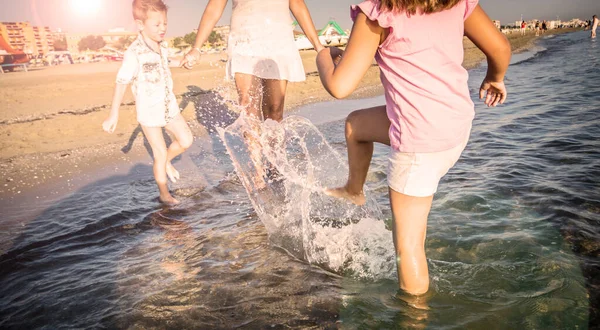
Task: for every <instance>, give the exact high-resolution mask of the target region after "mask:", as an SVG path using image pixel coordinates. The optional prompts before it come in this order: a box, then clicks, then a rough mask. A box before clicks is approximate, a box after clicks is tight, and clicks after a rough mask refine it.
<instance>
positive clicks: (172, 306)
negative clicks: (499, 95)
mask: <svg viewBox="0 0 600 330" xmlns="http://www.w3.org/2000/svg"><path fill="white" fill-rule="evenodd" d="M543 46H544V48H545V50H543V51H542V52H540V53H537V54H536V55H535V56H532V57H531V58H529V59H522V60H520V61H519V63H518V64H516V65H514V66H513V67H511V69H510V72H509V75H508V85H509V88H510V100H509V103H508V104H507V105H506V106H504V107H501V108H496V109H485V108H483V107H480V106H478V107H477V116H476V121H475V124H474V129H473V133H472V137H471V141H470V143H469V145H468V146H467V149H466V150H465V152H464V154H463V157H462V158H461V160H460V161H459V162H458V164H457V166H456V167H455V168H454V169H452V170H451V172H450V173H449V174H448V175H447V176H446V177H445V178H444V180H443V181H442V183H441V185H440V189H439V193H438V194H437V195H436V198H435V200H434V205H433V209H432V213H431V216H430V221H429V228H428V241H427V246H426V249H427V254H428V257H429V266H430V275H431V277H432V285H431V286H432V290H431V292H430V293H428V295H427V296H425V297H423V298H415V297H410V296H406V295H403V294H402V293H401V292H398V291H397V283H396V281H395V278H394V277H395V274H393V273H391V274H390V273H388V272H387V271H386V270H385V269H384V268H385V267H393V265H390V264H385V265H384V264H383V263H381V265H382V266H381V267H382V268H381V269H380V270H379V271H380V272H379V273H378V272H377V270H376V269H369V273H370V274H383V275H382V276H380V277H377V276H375V277H370V278H363V277H360V276H352V274H355V273H354V272H352V271H350V272H347V273H346V272H345V270H346V269H344V267H342V269H340V268H339V267H332V266H331V265H332V264H331V260H329V261H325V262H323V259H318V258H323V257H330V256H332V255H335V253H334V252H331V251H329V250H326V249H325V250H323V249H316V250H312V249H311V248H309V247H310V246H313V247H314V246H325V247H327V245H326V242H327V241H326V240H323V237H319V236H318V234H320V233H327V235H329V236H331V237H332V241H333V242H336V237H333V235H334V233H336V230H339V231H340V232H343V231H344V228H352V227H353V226H356V228H357V229H360V230H357V231H356V232H352V234H351V235H349V236H346V237H356V238H357V239H358V241H359V242H363V243H364V242H366V243H364V244H367V246H365V245H363V246H362V247H361V249H362V250H361V251H363V252H365V251H366V255H367V256H378V255H379V254H378V253H379V252H378V251H368V250H367V249H364V248H365V247H367V248H368V247H373V248H377V249H378V248H380V247H381V246H385V245H386V244H389V243H386V241H387V242H391V237H388V238H382V239H381V240H380V241H378V242H372V241H370V240H368V239H367V238H368V236H361V235H357V234H360V233H363V232H364V233H369V232H371V231H373V230H374V231H375V232H377V233H379V231H378V229H377V228H372V226H367V227H368V228H364V227H360V223H361V222H363V220H365V219H364V218H365V217H362V216H350V217H347V216H346V215H334V214H332V213H333V211H331V210H339V207H340V206H336V207H338V208H337V209H336V208H335V207H333V206H332V207H331V208H327V207H325V206H326V205H330V204H327V203H329V202H328V200H326V199H320V198H321V197H320V195H319V194H313V192H312V191H314V190H315V187H320V186H322V183H320V182H326V181H325V180H326V179H332V180H339V179H340V178H343V177H344V175H345V172H344V171H345V169H336V170H335V171H333V170H332V171H331V172H327V169H329V168H335V166H333V167H332V165H328V166H316V167H314V168H319V169H323V170H324V172H323V173H322V174H319V173H317V174H315V172H313V173H312V174H310V173H308V172H307V171H308V170H309V169H310V168H309V167H307V166H304V165H306V164H307V163H306V159H305V160H304V163H303V162H302V161H303V160H302V159H301V158H300V157H301V156H300V155H310V154H311V153H310V152H309V153H306V152H297V151H298V150H297V149H294V148H290V150H287V149H286V152H287V155H286V156H285V157H279V158H278V157H271V158H268V157H267V158H268V160H269V161H270V162H272V163H273V164H274V165H275V166H276V167H277V168H278V169H280V170H281V171H282V172H284V173H285V175H286V176H285V177H286V179H285V180H284V182H283V184H282V185H279V186H276V187H277V189H282V190H281V191H285V192H286V194H284V196H286V197H285V198H283V199H282V196H281V195H267V196H266V197H265V198H266V200H271V201H272V200H275V201H278V204H273V205H274V206H277V207H279V210H283V211H285V212H288V211H290V212H293V211H295V210H296V211H298V212H301V211H302V210H303V209H304V208H301V207H299V206H300V205H301V203H305V202H306V201H307V200H308V201H310V206H311V207H309V208H308V209H307V210H306V211H307V212H309V215H308V216H305V217H303V215H302V214H300V215H299V216H296V215H295V214H292V215H291V216H284V215H285V212H281V213H275V214H273V213H269V212H270V211H272V210H275V208H270V209H267V208H264V205H265V204H261V203H262V202H261V203H257V202H256V201H257V200H259V199H256V198H255V196H253V195H252V194H251V195H250V197H251V198H248V194H247V192H246V189H245V188H244V186H243V184H242V181H240V179H238V177H237V176H236V175H235V174H234V172H233V171H234V166H233V165H232V162H231V159H230V157H229V155H228V154H227V152H226V149H225V147H224V146H223V145H222V144H221V142H220V139H219V137H217V136H216V135H215V134H212V135H211V136H210V137H209V138H207V139H203V140H199V141H197V142H198V143H197V144H196V146H195V147H194V149H193V150H192V151H191V158H192V159H193V162H194V165H195V168H190V169H184V170H183V171H182V174H184V175H185V176H186V177H187V182H186V184H185V186H178V188H177V189H176V191H175V192H174V193H175V195H176V196H177V198H178V199H180V200H182V201H183V203H182V205H180V206H178V207H175V208H166V209H163V208H161V206H160V205H159V204H158V203H157V201H156V197H157V196H156V189H155V185H154V184H153V181H152V179H151V178H152V176H151V171H152V170H151V168H150V167H149V166H138V167H136V168H133V169H132V170H131V172H130V173H128V174H127V175H123V176H121V177H112V178H109V179H107V180H103V181H100V182H96V183H94V184H93V185H90V186H88V187H84V188H82V189H80V190H79V191H77V192H76V193H75V194H73V195H72V196H69V197H67V198H64V199H63V200H60V201H57V202H56V203H55V204H54V205H49V206H48V207H47V208H46V209H45V210H44V211H43V212H42V213H41V214H40V215H39V216H37V217H36V218H35V219H33V220H32V221H30V222H24V223H25V224H26V225H25V226H24V227H22V228H15V229H14V230H11V231H10V232H8V233H3V234H2V238H3V240H5V241H9V242H11V243H10V248H9V249H8V250H6V251H3V252H2V254H1V255H0V281H1V283H2V286H0V297H2V299H0V327H1V328H18V329H29V328H41V327H45V328H52V329H53V328H143V329H146V328H160V329H164V328H172V329H181V328H203V329H206V328H210V329H216V328H236V327H239V328H248V329H254V328H275V329H279V328H290V327H291V328H310V327H317V328H337V327H341V328H349V329H355V328H356V329H358V328H361V329H363V328H401V329H402V328H432V329H446V328H451V329H464V328H469V329H480V328H494V329H495V328H500V329H513V328H523V329H545V328H560V329H574V328H586V327H588V324H591V325H592V326H593V325H596V324H597V323H596V321H597V320H598V316H597V315H598V310H597V309H598V281H599V280H598V278H600V276H599V275H600V274H599V272H598V251H599V247H600V246H599V245H598V242H599V241H600V234H599V230H598V220H599V219H598V214H599V210H600V196H599V194H600V189H599V188H600V187H599V185H600V180H599V178H600V164H599V159H600V157H599V153H600V151H599V150H600V149H599V147H600V145H599V142H598V141H600V136H599V135H600V127H599V125H600V121H599V120H598V119H599V118H598V116H599V114H600V111H599V110H600V109H599V106H598V105H599V104H600V85H599V84H597V83H596V82H597V81H598V80H597V79H598V77H597V76H594V73H596V74H597V72H598V71H597V70H592V69H593V68H598V43H592V42H591V41H590V40H589V38H588V37H587V34H586V33H583V32H581V33H574V34H570V35H561V36H557V37H555V38H553V39H550V40H546V41H544V42H543ZM566 58H568V59H569V60H568V61H565V59H566ZM471 76H472V77H471V88H472V91H473V95H474V96H475V93H476V87H477V85H478V82H479V81H480V80H481V78H482V76H483V71H482V70H475V71H472V72H471ZM209 96H210V95H207V94H202V95H200V94H198V95H196V96H195V97H190V100H189V101H190V102H194V103H195V105H196V109H197V111H198V119H199V121H200V122H201V123H203V124H204V125H205V126H206V127H207V130H208V131H209V132H212V131H214V129H215V128H216V127H220V126H225V125H229V124H231V123H232V122H233V118H235V116H234V115H232V114H230V113H228V110H227V109H226V107H222V106H219V105H218V104H215V103H214V102H212V101H211V100H210V99H209ZM361 102H362V101H359V102H357V103H352V102H333V103H330V104H328V105H325V108H327V107H329V108H331V107H340V106H344V107H348V111H350V110H353V109H354V108H356V107H359V106H360V105H359V104H361ZM352 104H355V107H353V106H352ZM319 106H320V105H315V106H311V109H314V108H316V107H319ZM311 109H308V110H307V111H301V112H300V115H302V114H309V113H311ZM338 111H339V109H338ZM298 122H299V123H302V121H301V120H300V121H298ZM302 125H303V124H301V127H304V128H309V126H307V125H304V126H302ZM271 128H272V129H275V127H271ZM317 128H318V131H320V132H323V134H324V136H325V138H326V140H327V142H328V145H331V147H332V148H334V149H336V150H337V151H338V152H339V154H340V155H342V156H341V157H342V158H345V156H344V155H345V146H344V139H343V136H344V135H343V129H344V128H343V117H338V118H337V119H336V120H333V121H327V122H319V124H318V125H317ZM310 132H311V131H310V130H309V131H305V132H304V133H302V134H305V133H306V134H308V133H310ZM312 132H314V133H315V134H316V133H317V131H312ZM302 134H299V135H298V136H303V135H302ZM311 134H312V133H311ZM304 136H313V137H314V140H313V142H315V143H316V145H317V146H318V145H323V148H325V149H323V150H327V149H326V148H328V146H325V144H322V143H321V142H318V141H321V140H319V138H318V134H317V135H310V134H309V135H304ZM288 137H289V138H290V139H291V140H290V141H291V142H293V141H299V140H298V139H295V138H294V135H289V136H288ZM309 140H310V139H309ZM322 141H324V140H322ZM304 142H306V140H304ZM309 142H310V141H309ZM292 145H293V144H292ZM304 145H311V144H310V143H308V144H306V143H305V144H304ZM312 145H313V147H311V148H314V147H315V144H312ZM295 146H297V147H302V144H301V143H297V144H296V145H295ZM316 148H317V149H319V147H316ZM294 152H296V153H295V155H297V156H298V158H296V157H293V154H294ZM331 155H332V154H331V153H330V152H329V153H328V152H324V153H323V154H322V156H323V157H326V158H325V159H330V160H331V161H332V162H333V161H334V160H333V159H332V158H327V157H332V156H331ZM386 157H387V150H386V148H384V147H382V146H378V147H377V148H376V154H375V157H374V160H373V166H372V167H371V171H370V173H369V176H368V182H367V185H368V187H369V195H370V196H371V198H372V200H371V205H373V207H374V208H378V209H379V210H380V212H382V213H381V214H380V215H379V216H378V219H374V221H375V220H376V221H379V222H380V223H381V222H383V223H385V222H388V221H389V218H390V217H391V216H390V211H389V205H388V201H387V187H386V180H385V170H386V165H387V164H386ZM234 158H235V157H234ZM248 161H250V163H252V160H250V159H247V161H246V164H248ZM302 164H304V165H302ZM334 164H337V163H335V162H334ZM303 166H304V167H303ZM303 169H304V170H305V171H304V172H303V171H302V170H303ZM136 173H137V174H136ZM298 173H299V174H298ZM140 174H141V175H140ZM309 174H310V175H313V176H312V178H313V179H314V180H313V179H311V180H309V179H308V178H309V177H310V175H309ZM288 175H289V177H288ZM294 175H297V176H296V177H294ZM321 175H324V176H325V177H324V178H323V176H321ZM241 180H244V177H242V179H241ZM251 180H252V179H251ZM302 180H305V181H309V182H310V184H309V185H302V184H300V183H299V182H300V181H302ZM249 182H254V181H249ZM270 184H272V183H270ZM311 189H312V190H311ZM267 190H268V189H267ZM290 193H298V194H299V195H297V196H296V195H289V194H290ZM302 194H307V195H302ZM298 196H300V197H302V196H304V197H305V199H300V197H298ZM307 196H308V197H307ZM261 198H262V197H261ZM271 198H272V199H271ZM294 203H295V204H296V205H298V207H297V208H292V207H290V205H293V204H294ZM332 203H335V202H332ZM376 204H377V205H379V206H378V207H377V206H374V205H376ZM266 205H269V204H266ZM261 206H263V208H262V209H261ZM22 207H23V208H26V206H25V205H23V206H22ZM255 209H256V210H257V211H254V210H255ZM373 210H374V209H371V211H369V212H374V211H373ZM10 211H11V212H12V213H11V214H7V216H11V217H13V218H14V217H18V216H19V213H18V208H14V209H11V210H10ZM318 212H322V213H323V212H324V213H325V216H323V217H321V218H319V216H318ZM328 212H329V213H328ZM336 212H337V211H336ZM339 213H341V212H339ZM344 214H345V213H344ZM265 219H267V220H268V219H271V220H272V221H273V222H274V221H281V222H280V224H281V223H285V221H286V220H289V221H296V220H297V219H300V220H298V221H300V222H302V221H304V223H301V224H296V225H294V226H287V227H285V226H284V227H281V226H279V227H277V223H275V222H274V223H275V225H274V226H273V227H271V224H269V223H268V221H267V222H265ZM295 219H296V220H295ZM306 219H308V220H311V219H312V220H314V219H317V220H319V219H321V220H322V221H325V222H326V220H331V221H336V220H340V219H342V220H343V219H351V220H356V219H360V221H358V222H356V223H355V222H352V221H350V222H343V225H342V226H339V228H336V227H335V226H330V227H327V226H325V227H323V226H322V224H320V223H319V221H315V222H314V223H313V222H310V221H309V222H307V220H306ZM321 223H324V222H321ZM365 223H366V222H365ZM374 223H375V222H374ZM315 224H318V225H321V228H325V229H320V228H319V227H318V226H317V225H315ZM302 226H304V227H302ZM273 228H278V229H280V230H282V231H286V233H287V234H288V235H287V236H282V235H280V234H278V232H277V231H276V230H273ZM300 228H303V229H306V228H309V229H310V230H309V231H308V232H306V231H304V232H303V233H309V234H310V235H309V236H304V235H295V232H294V231H298V230H299V229H300ZM388 233H389V232H388ZM278 235H279V236H278ZM353 235H354V236H353ZM269 236H271V238H273V239H272V240H270V239H269ZM390 236H391V234H390ZM282 237H286V239H282ZM307 237H308V238H310V239H307ZM314 237H317V239H313V238H314ZM278 238H279V239H278ZM287 238H290V239H287ZM361 239H362V241H361ZM307 243H310V244H307ZM313 243H315V244H317V245H315V244H313ZM286 244H290V245H291V246H292V247H290V245H287V246H286ZM311 244H312V245H311ZM278 246H282V247H283V248H284V249H281V248H279V247H278ZM335 246H341V245H335ZM348 246H349V247H352V246H355V245H352V244H349V245H346V247H348ZM389 250H390V251H391V250H392V247H391V246H389ZM298 251H300V252H302V253H297V252H298ZM313 251H315V253H313ZM316 251H318V252H319V253H316ZM323 251H326V252H325V253H322V252H323ZM337 252H341V253H342V255H343V252H344V251H337ZM311 256H312V257H311ZM311 258H316V259H311ZM307 260H311V261H316V263H317V264H320V265H321V267H318V266H316V265H311V264H309V263H307V262H306V261H307ZM342 260H345V259H344V258H342ZM373 260H375V261H376V260H383V259H377V258H373ZM390 263H391V262H390ZM334 264H335V265H339V263H334ZM342 264H344V265H345V266H348V265H349V264H348V263H344V262H342ZM350 265H351V263H350ZM332 270H334V271H335V272H333V271H332ZM355 275H356V274H355ZM588 295H589V298H588ZM588 322H589V323H588Z"/></svg>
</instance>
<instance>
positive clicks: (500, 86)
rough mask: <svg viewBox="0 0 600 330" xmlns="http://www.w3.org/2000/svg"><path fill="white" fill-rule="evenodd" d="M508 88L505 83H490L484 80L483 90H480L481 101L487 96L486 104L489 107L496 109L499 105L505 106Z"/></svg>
mask: <svg viewBox="0 0 600 330" xmlns="http://www.w3.org/2000/svg"><path fill="white" fill-rule="evenodd" d="M506 95H507V93H506V86H504V81H489V80H487V79H484V80H483V83H481V88H479V99H483V97H484V96H485V101H484V103H485V104H486V105H487V106H488V107H495V106H496V105H498V104H503V103H504V101H505V100H506Z"/></svg>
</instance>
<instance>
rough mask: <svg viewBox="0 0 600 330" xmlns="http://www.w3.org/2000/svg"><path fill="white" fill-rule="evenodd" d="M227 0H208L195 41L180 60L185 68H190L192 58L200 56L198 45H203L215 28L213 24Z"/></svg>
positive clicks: (218, 17) (221, 13)
mask: <svg viewBox="0 0 600 330" xmlns="http://www.w3.org/2000/svg"><path fill="white" fill-rule="evenodd" d="M226 5H227V0H209V1H208V4H207V5H206V8H205V9H204V13H203V14H202V18H201V19H200V23H199V24H198V33H197V34H196V41H195V42H194V45H193V46H192V50H190V51H189V52H188V53H187V54H186V55H185V56H184V58H183V60H182V61H181V65H182V66H183V67H185V68H186V69H191V68H192V65H193V62H194V60H195V59H196V58H197V57H198V56H200V51H199V49H200V47H202V45H204V43H205V42H206V40H208V36H209V35H210V33H211V32H212V30H213V29H214V28H215V25H216V24H217V22H218V21H219V19H220V18H221V16H222V15H223V11H224V10H225V6H226Z"/></svg>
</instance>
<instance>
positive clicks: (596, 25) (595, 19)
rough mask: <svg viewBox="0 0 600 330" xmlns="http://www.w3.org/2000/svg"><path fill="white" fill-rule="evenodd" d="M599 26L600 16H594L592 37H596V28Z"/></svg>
mask: <svg viewBox="0 0 600 330" xmlns="http://www.w3.org/2000/svg"><path fill="white" fill-rule="evenodd" d="M597 28H598V16H596V15H594V16H593V17H592V39H593V38H596V29H597Z"/></svg>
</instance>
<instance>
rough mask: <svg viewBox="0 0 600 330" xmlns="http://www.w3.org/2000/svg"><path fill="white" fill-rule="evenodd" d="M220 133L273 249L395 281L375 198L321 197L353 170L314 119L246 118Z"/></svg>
mask: <svg viewBox="0 0 600 330" xmlns="http://www.w3.org/2000/svg"><path fill="white" fill-rule="evenodd" d="M219 134H220V136H221V139H222V140H223V142H224V144H225V146H226V148H227V152H228V153H229V155H230V157H231V160H232V163H233V164H234V167H235V169H236V172H237V174H238V176H239V177H240V180H241V181H242V184H243V185H244V187H245V188H246V191H247V192H248V196H249V198H250V200H251V202H252V204H253V206H254V209H255V210H256V213H257V214H258V216H259V217H260V219H261V221H262V222H263V224H264V225H265V227H266V229H267V231H268V233H269V238H270V240H271V242H272V243H273V244H275V245H277V246H279V247H281V248H283V249H285V250H286V251H288V252H289V253H291V254H292V255H294V256H295V257H297V258H300V259H303V260H306V261H308V262H310V263H312V264H316V265H319V266H321V267H323V268H326V269H330V270H333V271H335V272H339V273H346V274H349V275H352V276H356V277H359V278H367V279H378V278H384V277H390V276H392V274H393V272H394V265H395V263H394V252H393V248H392V247H393V243H392V239H391V238H392V236H391V233H390V231H389V230H388V229H386V226H385V223H384V222H383V221H382V220H381V219H382V218H383V215H382V213H381V210H380V209H379V207H378V206H377V204H376V202H375V200H374V199H373V198H367V203H365V205H363V206H355V205H352V204H349V203H347V202H346V201H344V200H340V199H337V198H333V197H329V196H327V195H325V194H324V193H323V189H324V188H325V187H337V186H341V185H343V184H344V183H345V180H346V178H347V173H348V167H347V165H346V162H345V161H344V160H343V159H342V158H341V157H340V155H339V154H338V153H337V152H336V151H335V150H334V149H333V148H332V147H331V146H330V145H329V143H327V141H326V140H325V138H324V136H323V134H321V132H319V130H318V129H317V128H316V127H315V126H314V125H313V124H312V123H311V122H310V121H309V120H307V119H305V118H303V117H299V116H289V117H287V118H285V119H284V120H283V121H282V122H281V123H278V122H276V121H273V120H270V119H268V120H266V121H265V122H264V123H261V122H260V121H258V120H256V119H254V118H251V117H249V116H246V115H241V116H240V117H239V118H238V119H237V120H236V121H235V122H234V123H233V124H232V125H230V126H228V127H227V128H225V129H219Z"/></svg>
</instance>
